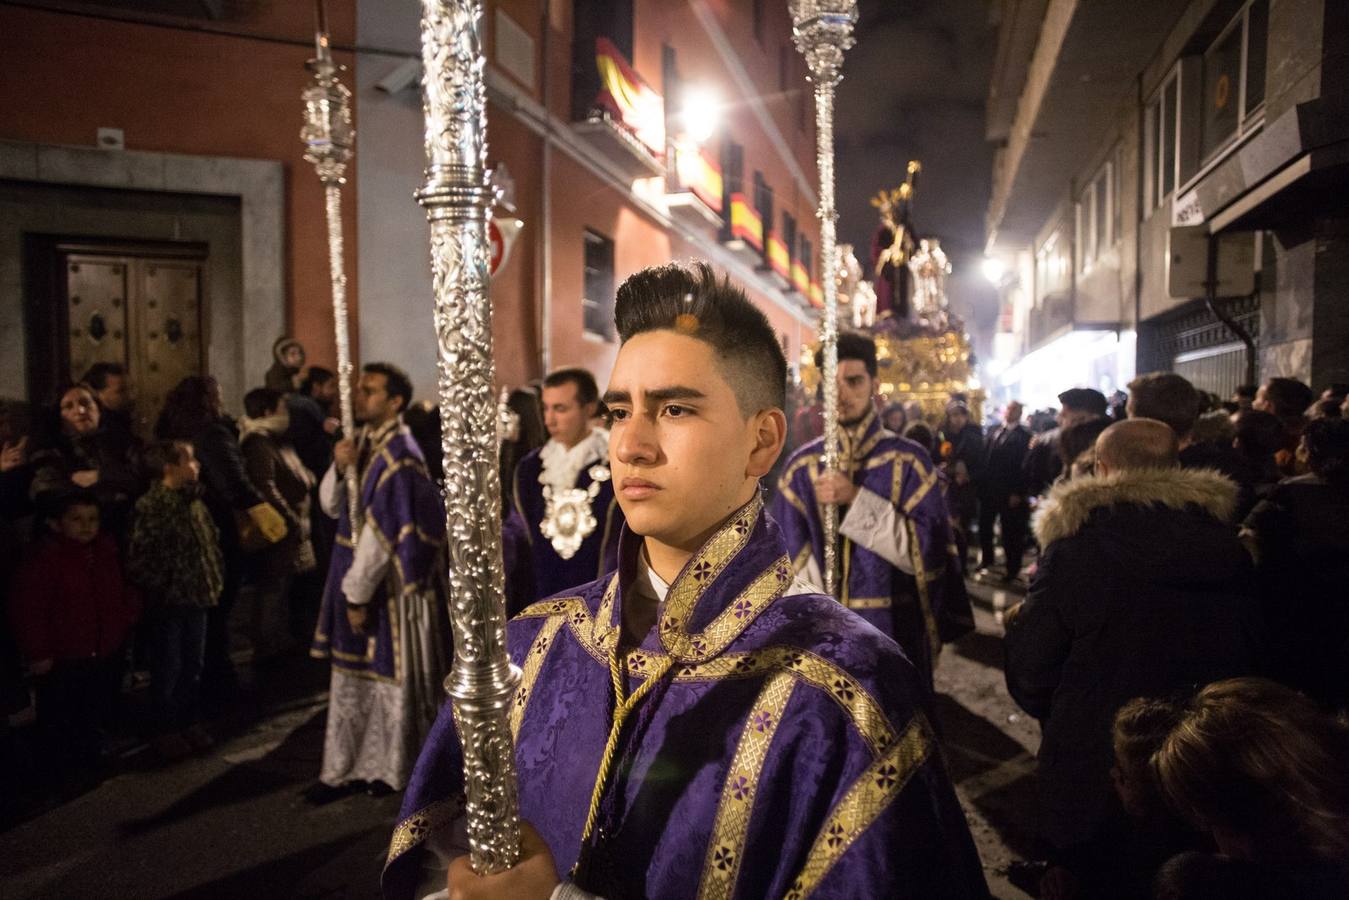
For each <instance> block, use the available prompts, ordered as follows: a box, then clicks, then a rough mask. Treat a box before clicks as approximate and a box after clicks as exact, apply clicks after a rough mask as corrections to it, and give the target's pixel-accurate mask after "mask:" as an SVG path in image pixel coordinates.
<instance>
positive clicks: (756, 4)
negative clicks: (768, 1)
mask: <svg viewBox="0 0 1349 900" xmlns="http://www.w3.org/2000/svg"><path fill="white" fill-rule="evenodd" d="M766 13H767V11H766V10H765V9H764V0H749V14H750V24H751V26H752V27H753V29H754V40H756V41H758V42H759V46H761V47H762V46H763V36H764V30H765V29H764V17H765V15H766Z"/></svg>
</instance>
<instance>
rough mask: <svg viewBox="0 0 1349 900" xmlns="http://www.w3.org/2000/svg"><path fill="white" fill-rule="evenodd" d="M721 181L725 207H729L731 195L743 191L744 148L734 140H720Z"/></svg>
mask: <svg viewBox="0 0 1349 900" xmlns="http://www.w3.org/2000/svg"><path fill="white" fill-rule="evenodd" d="M721 181H722V184H723V185H724V189H725V191H726V197H725V200H726V209H730V208H731V195H732V194H742V193H744V191H745V148H744V147H742V146H741V145H739V144H737V143H736V142H735V141H722V142H721Z"/></svg>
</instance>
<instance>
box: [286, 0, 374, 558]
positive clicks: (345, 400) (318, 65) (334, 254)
mask: <svg viewBox="0 0 1349 900" xmlns="http://www.w3.org/2000/svg"><path fill="white" fill-rule="evenodd" d="M314 43H315V45H316V54H315V56H314V58H313V59H311V60H310V61H309V63H308V66H309V70H310V71H311V72H313V73H314V81H313V83H312V84H310V86H309V87H307V88H305V90H304V93H303V94H302V95H301V97H302V99H303V100H304V127H303V128H301V129H300V140H302V141H304V145H305V152H304V158H305V159H306V160H307V161H308V162H311V163H313V164H314V170H315V171H316V172H318V176H319V181H321V182H322V183H323V193H324V201H325V203H324V208H325V210H326V211H327V218H328V268H329V271H330V273H331V276H332V283H333V329H334V331H335V333H336V338H337V397H338V405H339V407H340V408H341V411H342V412H341V415H342V432H343V434H344V435H346V437H347V438H348V439H352V440H354V439H355V437H356V417H355V415H354V414H353V411H352V406H351V376H352V366H351V337H350V332H349V331H348V330H347V329H348V325H347V276H346V270H345V268H344V266H343V261H342V257H343V249H342V185H343V183H344V182H345V181H346V172H347V162H348V161H349V160H350V159H351V156H352V147H353V146H354V145H355V143H356V131H355V129H353V128H352V127H351V91H349V90H347V87H346V85H344V84H342V82H340V81H338V80H337V76H338V74H339V73H340V72H341V71H342V67H341V66H339V65H337V64H336V63H335V62H333V55H332V52H331V51H330V50H329V47H328V26H327V21H326V16H325V14H324V9H323V0H318V30H317V32H316V33H315V35H314ZM346 484H347V514H348V516H349V518H350V520H351V541H352V544H353V545H354V544H355V542H356V539H357V537H358V536H359V535H360V531H361V520H360V504H361V488H360V475H359V473H358V472H357V471H356V467H355V466H354V465H352V466H347V473H346Z"/></svg>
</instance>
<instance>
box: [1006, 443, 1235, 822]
mask: <svg viewBox="0 0 1349 900" xmlns="http://www.w3.org/2000/svg"><path fill="white" fill-rule="evenodd" d="M1235 501H1236V486H1235V485H1234V484H1232V482H1231V481H1229V480H1228V479H1227V478H1225V477H1223V476H1222V475H1219V474H1218V473H1216V472H1206V471H1191V470H1187V469H1179V468H1177V469H1164V470H1148V471H1139V472H1121V473H1112V474H1111V475H1109V476H1105V477H1087V478H1079V479H1074V480H1072V481H1069V482H1064V483H1061V484H1059V485H1057V486H1055V487H1054V489H1053V490H1051V491H1050V493H1049V496H1048V497H1047V498H1046V499H1045V500H1044V501H1043V502H1042V504H1041V509H1040V512H1039V514H1038V515H1037V517H1036V520H1035V531H1036V536H1037V537H1038V538H1039V541H1040V545H1041V546H1042V547H1043V548H1044V551H1043V553H1042V555H1041V557H1040V563H1039V567H1038V569H1037V570H1036V573H1035V576H1034V578H1033V579H1032V581H1031V584H1030V591H1029V593H1028V595H1027V597H1026V600H1025V602H1024V603H1023V604H1022V606H1021V607H1020V609H1019V610H1018V611H1016V612H1015V613H1014V614H1012V615H1011V616H1009V618H1008V622H1007V634H1006V639H1005V643H1004V646H1005V649H1006V654H1007V664H1006V675H1007V688H1008V690H1009V691H1010V692H1011V694H1012V696H1013V698H1015V699H1016V701H1017V703H1019V704H1021V706H1022V707H1023V708H1025V710H1026V711H1027V712H1029V713H1030V714H1031V715H1033V716H1035V717H1036V718H1037V719H1040V721H1041V724H1042V727H1043V741H1042V743H1041V745H1040V753H1039V767H1038V772H1037V774H1038V788H1039V794H1040V797H1041V803H1042V811H1041V812H1042V832H1043V833H1044V835H1045V836H1046V837H1047V838H1049V840H1050V841H1052V842H1053V843H1054V844H1055V845H1056V846H1058V847H1068V846H1071V845H1073V844H1076V843H1081V842H1083V841H1085V840H1087V839H1089V838H1090V837H1091V836H1092V833H1093V831H1094V830H1095V829H1096V828H1097V827H1098V826H1099V825H1100V824H1101V822H1102V821H1103V819H1104V817H1105V816H1106V814H1107V813H1108V811H1109V809H1110V807H1111V804H1112V802H1113V800H1112V787H1111V781H1110V767H1111V765H1112V763H1113V751H1112V748H1111V740H1110V729H1111V726H1112V723H1113V720H1114V716H1115V713H1116V712H1117V711H1118V710H1119V708H1120V707H1121V706H1122V705H1123V704H1124V703H1125V702H1126V701H1128V700H1130V699H1132V698H1134V697H1158V696H1168V695H1171V694H1173V693H1174V692H1176V691H1178V690H1191V689H1193V688H1194V687H1196V686H1200V685H1204V684H1207V683H1209V682H1212V681H1216V680H1218V679H1221V678H1227V677H1231V676H1236V675H1246V674H1250V673H1251V672H1252V671H1254V669H1255V667H1256V665H1257V657H1258V641H1259V627H1260V626H1259V617H1258V611H1257V601H1256V596H1255V592H1254V579H1253V577H1252V567H1251V560H1250V557H1249V555H1248V554H1247V553H1246V550H1245V549H1244V548H1243V547H1242V545H1241V543H1240V541H1239V540H1238V539H1237V536H1236V532H1235V529H1233V528H1232V526H1231V525H1229V524H1228V523H1227V519H1228V517H1229V516H1230V515H1231V513H1232V509H1233V505H1234V504H1235Z"/></svg>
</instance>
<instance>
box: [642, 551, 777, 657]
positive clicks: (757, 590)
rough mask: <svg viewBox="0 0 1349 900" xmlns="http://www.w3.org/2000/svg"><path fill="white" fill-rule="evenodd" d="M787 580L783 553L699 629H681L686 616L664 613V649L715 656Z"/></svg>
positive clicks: (678, 653) (675, 653)
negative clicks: (698, 630)
mask: <svg viewBox="0 0 1349 900" xmlns="http://www.w3.org/2000/svg"><path fill="white" fill-rule="evenodd" d="M791 583H792V570H791V563H790V562H789V561H788V560H787V557H786V556H782V557H779V558H778V560H777V562H776V563H775V564H774V565H773V567H772V568H771V569H769V570H768V571H766V572H764V573H762V574H761V575H759V577H758V578H756V579H754V581H753V583H752V584H750V586H749V587H747V588H745V590H744V591H742V592H741V594H740V596H738V597H736V598H735V601H734V602H732V603H731V604H730V605H729V606H727V607H726V608H725V609H723V610H722V611H721V612H720V613H718V614H717V617H716V618H715V619H713V620H712V622H711V624H709V625H708V626H707V628H705V629H704V630H703V631H702V632H700V633H698V634H689V633H688V632H687V631H685V630H684V623H685V622H686V621H687V620H686V619H682V618H679V617H678V614H677V613H676V614H675V615H673V616H672V615H667V616H666V617H665V619H664V620H663V621H662V622H661V641H662V643H664V644H665V647H666V650H667V652H669V653H670V655H671V656H674V657H676V658H679V659H686V660H692V661H702V660H706V659H708V658H710V657H713V656H716V655H717V654H718V653H720V652H721V651H723V650H725V649H726V647H727V646H728V645H730V643H731V641H733V640H735V639H736V638H737V637H739V636H740V634H741V632H743V631H744V630H745V628H746V627H747V626H748V625H749V623H750V622H752V621H754V619H755V618H756V617H757V616H758V615H759V613H761V612H763V610H764V608H765V607H767V606H768V604H770V603H772V602H773V601H774V600H776V599H777V598H778V597H781V596H782V594H783V593H784V592H785V591H786V590H787V586H788V585H789V584H791ZM691 608H692V607H690V609H691ZM667 609H668V607H667Z"/></svg>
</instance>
